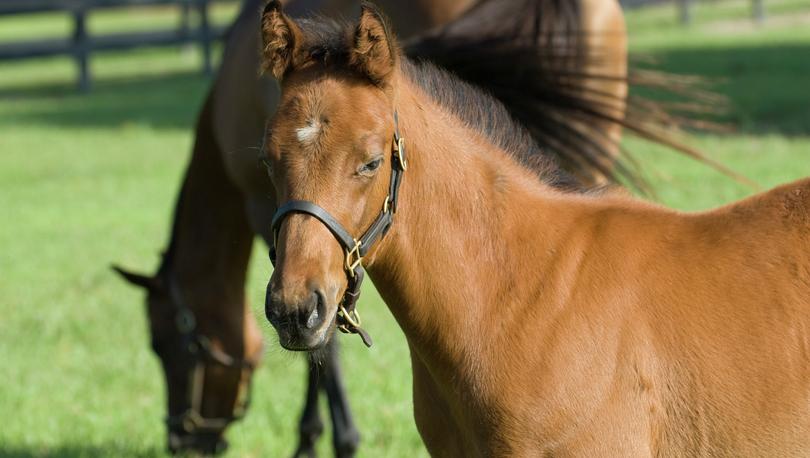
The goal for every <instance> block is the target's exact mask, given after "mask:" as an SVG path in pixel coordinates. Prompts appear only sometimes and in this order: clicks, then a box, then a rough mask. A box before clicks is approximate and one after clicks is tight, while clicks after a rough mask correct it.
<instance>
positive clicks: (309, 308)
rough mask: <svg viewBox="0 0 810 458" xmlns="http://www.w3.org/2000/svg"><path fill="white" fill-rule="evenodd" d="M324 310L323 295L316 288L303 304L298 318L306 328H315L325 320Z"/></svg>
mask: <svg viewBox="0 0 810 458" xmlns="http://www.w3.org/2000/svg"><path fill="white" fill-rule="evenodd" d="M323 312H324V306H323V295H322V294H321V293H320V291H318V290H315V291H312V293H310V295H309V297H308V298H307V300H306V302H304V303H302V304H301V307H300V309H299V312H298V319H299V320H300V323H301V325H302V326H303V327H304V328H306V329H313V328H316V327H318V325H320V324H321V322H322V321H323Z"/></svg>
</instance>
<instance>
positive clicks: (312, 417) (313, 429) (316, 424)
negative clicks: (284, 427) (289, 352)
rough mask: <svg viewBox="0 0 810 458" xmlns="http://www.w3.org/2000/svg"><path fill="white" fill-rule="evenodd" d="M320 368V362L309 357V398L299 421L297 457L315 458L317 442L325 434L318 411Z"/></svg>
mask: <svg viewBox="0 0 810 458" xmlns="http://www.w3.org/2000/svg"><path fill="white" fill-rule="evenodd" d="M319 370H320V368H319V367H318V363H317V362H315V361H313V360H312V359H309V373H308V374H307V383H308V384H307V398H306V402H305V404H304V410H303V412H301V421H300V422H299V423H298V434H299V436H298V449H296V451H295V455H294V457H295V458H299V457H301V458H314V457H315V456H317V453H315V443H316V442H318V438H319V437H321V434H323V421H321V413H320V412H319V411H318V387H319V385H320V382H319V376H318V375H319V374H318V372H319Z"/></svg>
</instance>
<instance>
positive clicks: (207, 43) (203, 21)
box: [197, 0, 214, 76]
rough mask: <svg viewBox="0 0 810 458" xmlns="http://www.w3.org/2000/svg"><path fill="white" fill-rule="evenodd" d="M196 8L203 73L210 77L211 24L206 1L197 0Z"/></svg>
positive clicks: (211, 69) (211, 66)
mask: <svg viewBox="0 0 810 458" xmlns="http://www.w3.org/2000/svg"><path fill="white" fill-rule="evenodd" d="M197 7H198V9H199V11H200V35H201V36H200V40H201V43H202V51H203V73H205V74H206V75H207V76H210V75H211V74H213V73H214V66H213V64H212V63H211V41H212V38H211V24H210V23H209V22H208V0H197Z"/></svg>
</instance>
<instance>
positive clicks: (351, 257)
mask: <svg viewBox="0 0 810 458" xmlns="http://www.w3.org/2000/svg"><path fill="white" fill-rule="evenodd" d="M360 245H361V243H360V242H358V241H357V239H354V247H353V248H352V249H351V250H344V251H345V252H346V271H347V272H349V276H350V277H352V278H354V269H356V268H357V266H359V265H361V263H362V262H363V257H362V256H360Z"/></svg>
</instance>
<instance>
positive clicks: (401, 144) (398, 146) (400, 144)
mask: <svg viewBox="0 0 810 458" xmlns="http://www.w3.org/2000/svg"><path fill="white" fill-rule="evenodd" d="M403 151H405V137H399V139H398V140H397V141H396V142H394V157H396V158H397V162H399V167H400V168H401V169H402V171H403V172H404V171H406V170H408V161H407V160H406V159H405V157H404V156H403V155H402V152H403Z"/></svg>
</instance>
